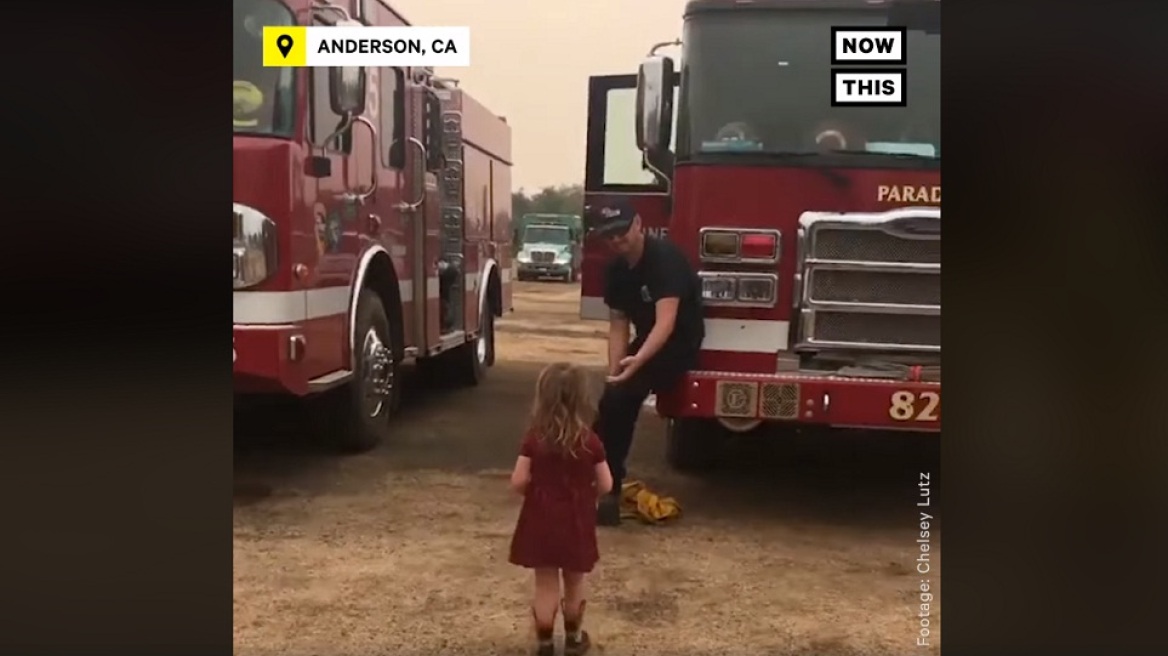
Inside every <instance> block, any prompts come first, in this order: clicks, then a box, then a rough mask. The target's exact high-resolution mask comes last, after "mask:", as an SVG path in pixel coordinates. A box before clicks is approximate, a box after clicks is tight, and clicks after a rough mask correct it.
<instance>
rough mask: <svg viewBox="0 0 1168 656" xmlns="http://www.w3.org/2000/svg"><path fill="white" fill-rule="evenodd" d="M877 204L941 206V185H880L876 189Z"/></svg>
mask: <svg viewBox="0 0 1168 656" xmlns="http://www.w3.org/2000/svg"><path fill="white" fill-rule="evenodd" d="M876 201H877V202H879V203H924V204H926V205H940V204H941V185H933V186H927V185H880V186H879V187H877V188H876Z"/></svg>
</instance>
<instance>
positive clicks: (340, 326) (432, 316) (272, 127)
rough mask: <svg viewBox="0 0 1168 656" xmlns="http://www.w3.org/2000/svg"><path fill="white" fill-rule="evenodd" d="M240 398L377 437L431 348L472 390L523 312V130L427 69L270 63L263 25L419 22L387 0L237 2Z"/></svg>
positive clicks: (360, 441) (357, 437) (354, 440)
mask: <svg viewBox="0 0 1168 656" xmlns="http://www.w3.org/2000/svg"><path fill="white" fill-rule="evenodd" d="M233 7H234V16H233V30H234V41H233V57H234V64H233V68H234V71H233V73H234V81H233V131H234V135H233V140H232V152H233V170H232V176H233V195H234V198H233V201H234V203H233V224H232V226H233V234H232V255H233V262H234V268H233V282H234V290H233V294H232V323H233V326H232V332H233V339H232V341H233V344H232V361H233V363H234V364H233V372H234V376H233V378H234V391H235V394H236V399H237V401H241V400H245V399H246V398H248V397H251V396H255V395H271V394H275V395H282V396H293V397H304V398H305V399H306V400H310V401H311V403H310V407H311V408H312V410H313V417H314V418H315V420H316V422H317V424H318V428H319V430H320V432H322V433H324V434H325V435H326V436H327V437H328V438H330V439H331V440H332V441H333V442H334V443H335V444H336V445H337V446H338V447H340V448H342V449H346V450H355V451H359V450H365V449H369V448H372V447H373V446H375V445H376V444H378V443H379V442H381V441H382V440H383V439H384V438H385V437H387V436H388V434H389V431H390V423H389V419H390V417H391V416H392V415H393V413H394V411H395V410H396V409H397V407H398V405H399V403H400V400H401V382H402V377H401V366H402V364H403V363H405V362H407V361H410V360H415V361H417V362H418V364H424V365H426V366H428V367H432V368H434V369H436V370H437V371H439V372H440V373H441V374H442V375H444V376H447V377H450V378H456V379H458V380H459V381H461V382H464V383H466V384H469V385H474V384H477V383H478V382H479V381H480V380H482V378H483V376H484V375H485V374H486V372H487V369H488V368H489V367H490V366H491V365H492V364H493V362H494V319H495V317H497V316H501V315H502V313H503V312H504V311H505V310H509V309H510V308H511V293H510V271H511V249H510V235H511V226H510V221H511V180H510V175H511V152H510V149H511V132H510V128H509V127H508V126H507V124H506V122H505V121H504V120H503V119H502V118H500V117H498V116H496V115H494V114H492V113H491V112H490V111H489V110H487V109H486V108H485V107H483V106H482V105H480V104H479V103H478V102H476V101H475V100H474V99H473V98H471V97H470V96H469V95H467V94H466V93H465V92H464V91H463V90H462V89H459V88H458V86H457V83H456V82H454V81H452V80H444V79H440V78H438V77H437V76H435V74H434V72H433V71H432V70H430V69H425V68H389V67H386V68H361V67H352V68H265V67H264V66H263V64H262V56H261V52H262V35H263V27H264V26H290V25H305V26H308V25H345V26H352V27H356V26H362V25H380V26H395V25H408V23H407V22H406V21H405V20H404V19H403V18H402V17H401V16H400V15H399V14H398V13H396V12H395V11H394V10H393V9H392V8H391V7H390V6H389V5H388V4H385V3H384V2H382V1H381V0H352V1H351V2H345V3H343V4H341V3H337V2H326V1H324V0H233Z"/></svg>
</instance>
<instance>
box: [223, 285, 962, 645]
mask: <svg viewBox="0 0 1168 656" xmlns="http://www.w3.org/2000/svg"><path fill="white" fill-rule="evenodd" d="M578 299H579V286H578V285H568V284H563V283H554V282H548V283H518V284H517V287H516V294H515V306H516V307H515V312H514V313H513V314H510V315H508V316H507V317H505V318H504V319H503V320H502V321H500V323H499V330H498V362H497V363H496V365H495V367H494V368H493V369H492V371H491V372H490V374H489V376H488V380H487V381H486V382H485V383H484V384H483V385H482V386H480V387H478V388H475V389H465V390H453V389H427V390H415V391H413V392H411V393H408V394H407V396H406V401H405V403H404V409H403V411H402V413H401V414H400V415H399V417H398V418H397V419H396V420H395V426H396V429H397V430H396V436H395V439H394V440H393V441H392V442H391V443H388V444H386V445H384V446H382V447H381V448H379V449H377V450H375V451H374V452H372V453H369V454H365V455H361V456H355V457H346V458H339V457H334V456H330V455H328V454H327V453H324V452H322V451H320V450H319V449H317V448H315V447H314V446H313V445H312V443H311V441H309V439H308V438H307V437H306V436H304V435H303V433H302V430H301V426H302V425H303V422H302V421H301V418H299V417H298V416H296V413H294V412H288V413H286V414H285V415H284V419H283V420H282V421H280V422H274V421H272V419H271V417H265V418H264V420H263V421H262V422H260V421H258V420H256V419H255V418H254V416H253V417H241V418H238V419H237V422H236V435H235V442H236V460H235V473H236V493H235V503H234V563H235V567H234V581H235V592H234V601H235V626H234V636H235V653H236V654H239V655H241V656H260V655H264V656H267V655H272V656H275V655H276V654H280V655H286V656H300V655H305V656H307V655H318V656H326V655H329V654H353V655H357V654H419V655H420V654H483V655H485V654H525V653H529V649H530V645H531V642H530V640H531V634H530V630H529V627H530V610H529V606H528V603H529V602H528V595H529V585H530V581H529V575H528V574H527V573H526V572H525V571H523V570H520V569H518V568H516V567H513V566H511V565H509V564H508V563H507V549H508V545H509V539H510V533H511V530H512V528H513V526H514V521H515V517H516V515H517V512H518V508H519V501H518V499H517V498H515V497H514V496H513V495H511V494H510V493H509V492H508V490H507V485H506V478H507V475H508V474H509V472H510V467H511V465H512V464H513V463H514V460H515V456H516V449H517V444H518V438H519V435H520V431H521V428H522V425H523V421H524V418H525V413H526V411H527V408H528V403H529V401H530V394H531V389H532V386H533V384H534V380H535V376H536V374H537V373H538V371H539V368H540V366H541V364H543V363H546V362H549V361H552V360H559V359H563V360H571V361H575V362H580V363H586V364H593V365H597V366H598V367H599V366H600V365H602V364H603V357H604V356H603V353H604V341H603V330H604V328H605V326H604V324H603V323H593V322H584V321H580V320H579V319H578V317H577V311H578V310H577V303H578ZM662 436H663V424H662V422H661V420H660V419H659V418H658V417H657V416H656V414H655V413H654V411H653V410H652V409H650V408H646V410H645V412H644V413H643V415H642V419H641V422H640V424H639V426H638V431H637V438H636V442H635V445H634V448H633V454H632V457H631V459H630V470H631V476H632V477H634V478H637V479H640V480H644V481H646V482H647V483H648V484H649V485H650V487H651V488H653V489H654V490H655V491H657V492H659V493H662V494H666V495H669V496H673V497H675V498H677V499H678V501H680V503H681V504H682V506H683V509H684V515H683V517H682V518H681V519H679V520H677V521H676V522H675V523H673V524H670V525H666V526H656V527H650V526H643V525H637V524H630V523H628V522H626V523H625V524H624V525H623V526H621V527H620V528H614V529H608V528H602V529H601V534H600V548H601V563H600V565H599V566H598V568H597V571H596V573H595V575H594V576H593V577H592V586H593V587H592V593H591V598H590V602H589V615H588V618H587V622H586V624H587V628H588V629H589V631H590V633H591V634H592V636H593V639H594V641H595V642H596V648H595V649H594V653H597V654H610V655H632V654H677V655H687V654H725V653H730V651H731V650H733V649H735V648H737V647H745V648H748V649H749V651H750V652H751V653H754V654H808V655H810V654H815V655H816V656H830V655H836V654H897V655H903V654H908V653H922V654H939V653H940V637H941V636H940V620H941V607H940V594H939V593H940V583H941V581H940V556H941V538H940V531H939V530H938V529H939V524H938V523H937V522H938V521H939V513H937V512H936V510H937V503H938V501H939V499H938V498H937V493H938V488H939V483H938V478H939V475H940V458H939V455H940V448H939V440H938V438H936V437H931V438H930V437H921V436H909V437H898V436H896V435H888V434H874V433H866V434H850V435H842V434H833V435H816V436H806V437H801V438H794V439H792V438H783V439H773V438H771V439H768V437H767V436H748V437H744V438H740V439H739V440H737V441H736V442H735V443H734V444H733V445H732V447H731V449H730V453H729V456H728V458H727V462H726V463H725V464H724V465H723V467H722V468H721V469H720V470H719V471H718V472H717V473H715V474H710V475H707V476H703V477H687V476H683V475H680V474H677V473H674V472H672V471H671V470H669V469H668V467H667V466H666V464H665V462H664V457H663V452H664V446H663V439H662ZM922 472H925V473H928V474H930V475H931V478H930V481H931V483H932V486H931V487H932V494H933V497H932V501H933V505H932V506H930V507H928V508H920V507H917V505H916V504H917V502H918V499H919V490H920V486H919V482H920V480H921V473H922ZM922 510H924V511H926V512H928V513H929V514H932V515H934V517H935V519H934V520H933V525H932V526H931V530H932V533H931V537H930V538H929V547H930V548H931V551H930V553H929V558H930V563H931V566H932V569H931V571H930V572H929V573H928V574H924V575H922V574H919V573H918V571H917V561H918V557H919V556H920V554H921V544H920V543H918V539H919V538H920V533H921V529H920V526H919V523H920V511H922ZM925 580H927V581H928V582H929V584H930V586H931V588H930V592H932V593H934V594H935V596H934V597H933V598H932V600H931V602H930V603H929V604H928V605H927V606H926V608H927V614H928V617H927V619H928V622H929V625H928V630H929V633H928V638H927V642H928V646H918V638H919V637H920V636H921V635H922V628H921V618H920V616H921V613H922V594H921V589H920V587H921V583H922V581H925ZM925 600H926V601H927V600H928V596H927V595H926V596H925Z"/></svg>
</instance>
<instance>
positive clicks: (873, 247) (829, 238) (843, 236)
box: [809, 228, 941, 264]
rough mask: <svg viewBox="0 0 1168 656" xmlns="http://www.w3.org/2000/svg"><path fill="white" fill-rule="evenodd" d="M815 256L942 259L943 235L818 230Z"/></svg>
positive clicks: (859, 259)
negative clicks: (925, 236) (914, 236)
mask: <svg viewBox="0 0 1168 656" xmlns="http://www.w3.org/2000/svg"><path fill="white" fill-rule="evenodd" d="M809 255H811V257H814V258H817V259H821V260H836V261H840V262H849V261H850V262H899V263H921V264H940V263H941V239H940V237H939V236H938V238H937V239H936V240H931V239H928V240H926V239H902V238H900V237H896V236H894V235H890V234H888V233H885V232H881V231H879V230H872V229H866V230H864V229H860V230H857V229H855V228H852V229H839V228H826V229H821V230H818V231H816V233H815V237H814V239H813V240H812V245H811V253H809Z"/></svg>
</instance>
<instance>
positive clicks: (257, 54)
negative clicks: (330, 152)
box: [231, 0, 295, 137]
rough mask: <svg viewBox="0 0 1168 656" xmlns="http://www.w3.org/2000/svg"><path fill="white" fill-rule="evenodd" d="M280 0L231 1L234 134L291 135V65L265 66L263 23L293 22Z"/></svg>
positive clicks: (293, 95)
mask: <svg viewBox="0 0 1168 656" xmlns="http://www.w3.org/2000/svg"><path fill="white" fill-rule="evenodd" d="M293 24H295V22H294V19H293V17H292V12H291V11H290V10H289V9H288V7H286V6H285V5H284V4H283V3H281V2H280V1H279V0H233V16H232V30H233V33H234V37H233V39H232V44H231V45H232V59H233V61H232V66H231V68H232V78H233V79H232V83H231V106H232V125H233V129H234V131H235V134H241V133H244V134H262V135H271V136H281V137H291V136H292V119H293V112H292V107H293V104H292V102H293V99H294V98H295V94H294V93H293V79H294V78H293V71H294V70H295V69H292V68H264V65H263V64H264V61H263V28H264V26H265V25H273V26H276V25H293Z"/></svg>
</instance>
